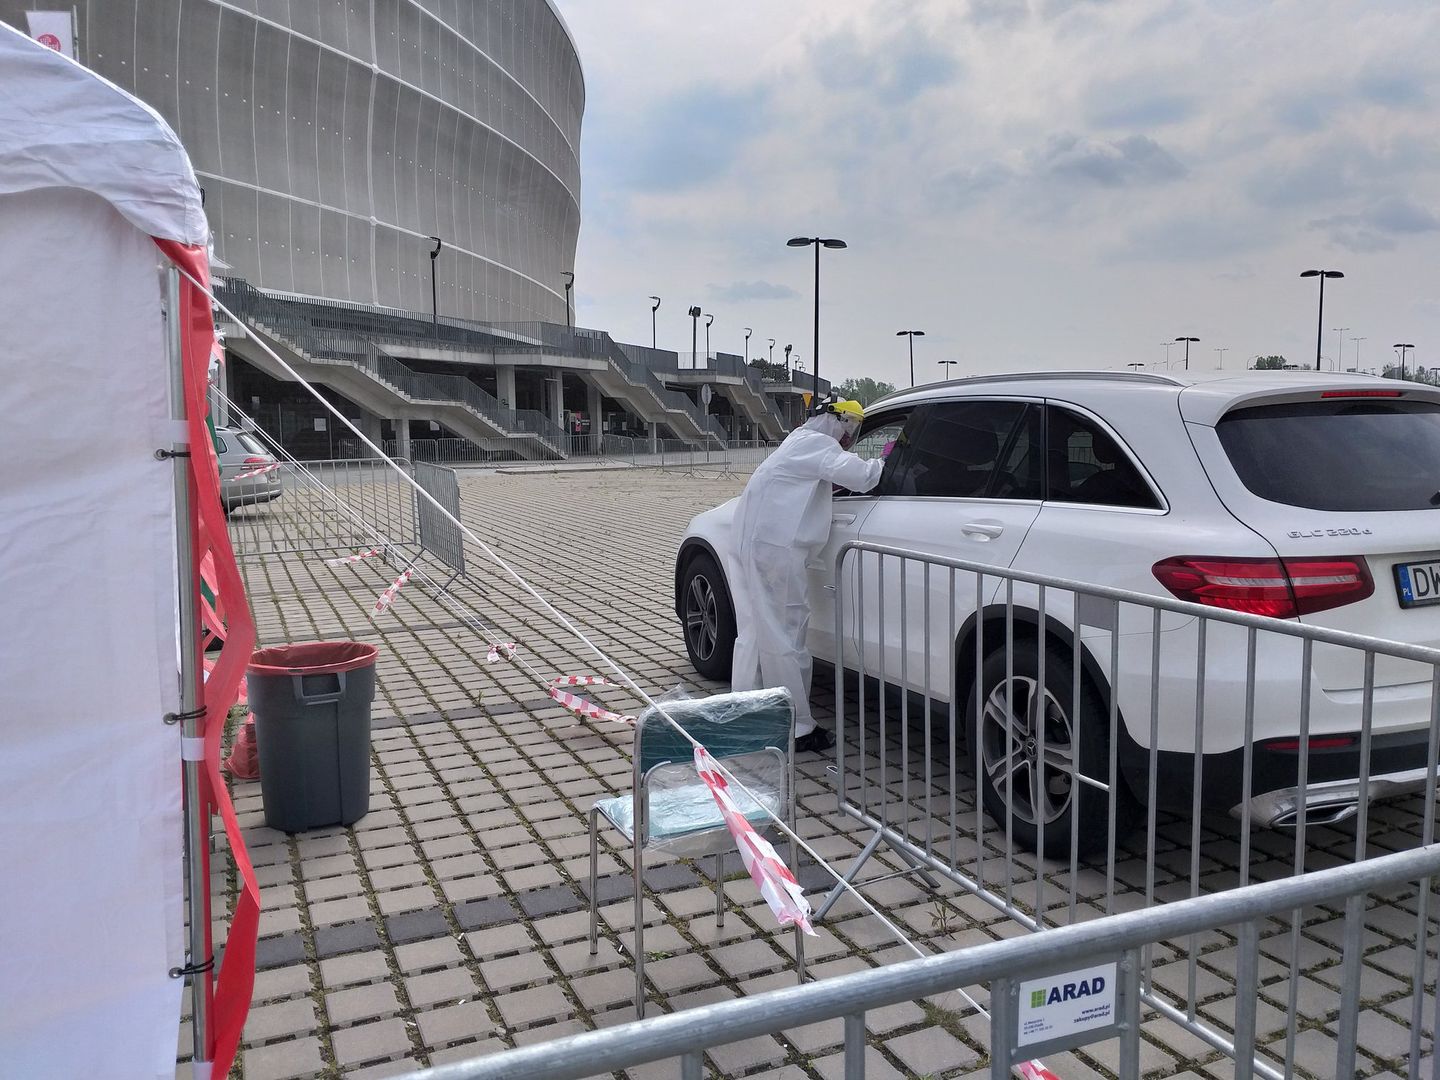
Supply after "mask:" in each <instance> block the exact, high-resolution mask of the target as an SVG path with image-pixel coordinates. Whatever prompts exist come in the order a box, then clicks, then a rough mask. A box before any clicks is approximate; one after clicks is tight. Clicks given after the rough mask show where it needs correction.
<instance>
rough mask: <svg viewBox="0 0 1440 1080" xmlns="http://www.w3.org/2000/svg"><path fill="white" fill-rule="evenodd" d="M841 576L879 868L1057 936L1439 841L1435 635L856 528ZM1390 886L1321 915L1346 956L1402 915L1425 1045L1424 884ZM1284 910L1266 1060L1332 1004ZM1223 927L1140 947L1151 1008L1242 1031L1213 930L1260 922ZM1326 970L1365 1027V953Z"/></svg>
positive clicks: (837, 594)
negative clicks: (1094, 581) (1038, 567)
mask: <svg viewBox="0 0 1440 1080" xmlns="http://www.w3.org/2000/svg"><path fill="white" fill-rule="evenodd" d="M835 586H836V587H835V590H834V592H833V593H832V594H831V595H832V596H833V603H834V611H833V618H832V619H831V620H830V623H831V632H832V633H833V635H834V637H833V642H832V644H833V645H834V648H835V649H836V650H837V652H838V653H839V654H840V655H843V657H844V664H843V665H837V680H836V702H837V718H836V725H837V734H838V735H839V736H840V737H839V738H838V739H837V746H836V761H835V774H836V791H837V799H838V807H839V810H840V812H841V813H843V814H846V815H849V816H851V817H853V818H855V819H857V820H859V821H860V822H862V823H863V824H864V825H866V826H867V827H868V828H869V829H871V830H873V831H872V833H871V837H870V842H869V844H868V845H867V846H866V847H865V848H864V850H863V851H862V853H861V854H860V855H859V856H858V857H857V858H856V860H855V862H854V863H853V864H852V865H851V866H850V868H849V869H848V871H847V876H848V879H849V880H852V881H856V882H857V884H859V885H860V887H861V888H862V889H863V887H864V884H863V880H861V879H862V877H863V876H864V874H865V873H866V863H867V860H868V859H869V858H870V857H871V856H872V855H874V854H875V853H876V852H877V851H879V850H881V849H887V850H888V851H889V852H890V853H891V854H893V855H894V856H896V857H898V859H899V860H900V862H901V863H902V864H904V866H903V867H902V869H904V868H905V867H908V868H909V869H908V870H905V872H908V873H916V874H921V875H926V876H929V879H930V880H933V878H934V876H937V875H938V876H940V877H943V878H946V879H948V880H949V881H950V882H953V883H954V884H956V885H958V886H959V887H960V888H962V889H963V890H965V891H967V892H969V893H972V894H974V895H975V896H977V897H980V898H981V899H983V900H985V901H987V902H988V903H989V904H991V905H992V906H994V907H995V908H996V909H998V910H1000V911H1002V912H1004V913H1005V914H1007V915H1009V916H1010V917H1011V918H1012V919H1013V920H1015V921H1016V922H1017V923H1019V924H1020V925H1021V926H1023V927H1025V928H1026V929H1028V930H1031V931H1045V932H1047V933H1048V932H1050V931H1051V929H1052V928H1054V927H1057V926H1064V925H1067V924H1073V923H1077V922H1082V921H1085V920H1088V919H1093V918H1095V917H1096V916H1109V915H1113V914H1115V913H1117V912H1120V911H1125V910H1130V909H1134V908H1141V909H1147V910H1163V905H1164V904H1166V903H1167V902H1170V901H1174V900H1177V899H1181V898H1193V897H1197V896H1201V895H1204V894H1215V893H1223V892H1224V891H1226V890H1229V889H1234V888H1237V887H1243V886H1246V885H1248V884H1250V883H1252V882H1254V881H1259V880H1265V879H1276V878H1286V877H1290V876H1292V875H1295V874H1299V873H1302V872H1304V871H1305V870H1307V869H1313V868H1315V867H1317V866H1333V865H1336V864H1359V863H1362V862H1363V861H1365V860H1366V859H1367V858H1369V857H1370V856H1372V855H1374V854H1379V853H1383V852H1385V851H1388V850H1394V849H1396V848H1398V847H1412V846H1418V845H1422V844H1423V845H1428V844H1430V843H1431V842H1432V841H1433V840H1434V838H1435V816H1436V814H1435V795H1436V780H1435V774H1436V765H1437V735H1440V693H1437V687H1440V651H1437V650H1434V649H1430V648H1425V647H1421V646H1417V645H1407V644H1402V643H1397V642H1388V641H1383V640H1380V639H1377V638H1371V637H1363V636H1361V635H1357V634H1350V633H1344V632H1340V631H1335V630H1327V629H1323V628H1320V627H1316V626H1312V625H1305V624H1301V623H1299V622H1294V621H1283V620H1280V619H1274V618H1265V617H1261V616H1257V615H1249V614H1243V613H1241V612H1237V611H1230V610H1224V609H1221V608H1216V607H1208V606H1201V605H1199V604H1192V603H1186V602H1181V601H1178V600H1169V599H1165V598H1161V597H1156V596H1150V595H1146V594H1141V593H1134V592H1126V591H1123V590H1119V589H1111V588H1104V587H1099V586H1092V585H1087V584H1084V583H1080V582H1075V581H1069V580H1066V579H1062V578H1056V577H1047V576H1044V575H1039V574H1026V573H1021V572H1018V571H1014V570H1009V569H1004V568H997V567H992V566H986V565H984V564H979V563H974V562H967V561H964V560H958V559H945V558H939V557H935V556H928V555H923V554H920V553H916V552H912V551H906V550H903V549H898V548H890V547H884V546H881V545H876V544H869V543H864V542H859V541H855V542H851V543H848V544H846V545H844V546H843V547H842V548H841V550H840V553H839V557H838V561H837V571H836V580H835ZM831 655H832V656H833V655H836V653H832V654H831ZM847 669H849V672H851V673H853V674H851V673H847ZM1037 852H1038V853H1040V854H1039V855H1038V856H1037V854H1036V853H1037ZM870 872H871V874H872V875H873V874H874V868H873V867H871V870H870ZM839 896H840V889H839V888H838V887H837V889H836V890H834V891H833V892H832V893H831V894H830V896H829V897H827V898H826V900H825V902H824V903H822V904H821V905H820V906H819V907H818V908H817V917H819V918H823V917H824V915H825V914H826V912H827V911H828V910H829V908H830V906H831V905H832V904H833V903H834V902H835V901H836V900H837V899H839ZM1380 900H1381V904H1382V906H1383V907H1384V912H1383V914H1380V915H1377V913H1376V912H1367V911H1366V910H1365V909H1364V908H1363V907H1361V906H1358V905H1351V906H1349V907H1347V909H1346V911H1345V913H1344V917H1343V920H1341V921H1340V922H1339V923H1335V922H1334V921H1333V920H1331V923H1330V925H1328V926H1327V928H1326V931H1325V933H1324V934H1322V935H1318V936H1320V937H1321V938H1322V939H1323V940H1326V941H1330V942H1331V945H1330V947H1329V949H1328V950H1327V953H1326V955H1328V954H1329V953H1330V952H1333V948H1334V947H1335V944H1336V943H1343V944H1344V946H1345V957H1346V960H1345V963H1346V964H1347V965H1350V964H1358V963H1359V960H1360V958H1361V956H1362V953H1363V952H1365V950H1363V949H1361V948H1360V943H1361V942H1362V941H1368V940H1369V939H1368V938H1366V937H1365V935H1366V926H1367V919H1368V920H1369V925H1370V927H1371V932H1372V933H1375V932H1377V930H1376V928H1377V927H1383V926H1391V927H1392V928H1393V927H1396V926H1398V927H1399V928H1401V929H1400V933H1399V935H1398V936H1392V935H1390V934H1388V933H1384V934H1382V939H1383V941H1384V942H1385V947H1386V948H1387V949H1390V950H1393V953H1394V955H1393V956H1392V957H1389V958H1387V960H1386V962H1385V963H1384V965H1382V966H1384V967H1385V968H1386V969H1387V970H1393V971H1394V972H1395V973H1396V975H1395V976H1394V977H1395V979H1396V986H1397V993H1398V992H1399V991H1398V987H1399V986H1400V985H1402V984H1403V985H1404V986H1405V988H1406V989H1407V990H1409V991H1410V992H1411V993H1412V994H1413V1008H1410V1009H1407V1011H1408V1012H1409V1013H1410V1020H1411V1027H1410V1030H1411V1032H1412V1038H1413V1040H1415V1042H1416V1043H1417V1045H1418V1042H1419V1040H1420V1039H1421V1037H1422V1033H1425V1037H1426V1038H1427V1039H1428V1033H1429V1032H1430V1031H1431V1030H1432V1028H1431V1026H1430V1025H1431V1024H1432V1023H1433V1017H1430V1016H1425V1015H1422V1009H1421V1003H1422V1002H1423V1000H1424V998H1425V988H1426V985H1427V984H1426V981H1425V978H1424V970H1425V968H1426V959H1427V953H1426V950H1427V948H1429V938H1428V933H1427V929H1426V928H1427V926H1428V922H1427V920H1428V918H1429V915H1428V904H1429V888H1428V885H1427V886H1426V887H1425V888H1424V889H1422V890H1421V891H1420V893H1419V897H1418V899H1417V898H1415V897H1413V896H1412V897H1410V898H1409V899H1400V900H1396V899H1394V898H1383V897H1382V898H1380ZM1417 909H1418V915H1417V914H1416V912H1417ZM1377 910H1378V909H1377ZM1417 917H1418V927H1417V924H1416V919H1417ZM1405 928H1414V929H1416V930H1417V932H1416V935H1415V937H1413V938H1411V939H1409V940H1408V941H1407V940H1405V938H1404V932H1405ZM1287 929H1288V932H1287V933H1286V934H1283V935H1279V936H1278V937H1275V938H1273V939H1268V938H1267V942H1266V948H1265V953H1266V957H1267V960H1266V965H1267V971H1272V972H1274V973H1275V974H1274V977H1273V978H1272V983H1271V987H1272V990H1273V989H1274V987H1275V986H1277V985H1279V984H1282V983H1283V984H1284V987H1285V990H1284V994H1283V996H1282V998H1281V999H1280V1001H1279V1002H1278V1008H1279V1009H1280V1010H1281V1011H1280V1012H1278V1013H1276V1014H1275V1015H1274V1016H1272V1017H1270V1019H1271V1020H1274V1021H1275V1022H1276V1023H1279V1024H1280V1025H1281V1027H1280V1029H1277V1030H1269V1029H1268V1028H1266V1029H1262V1034H1267V1035H1269V1036H1271V1037H1272V1041H1271V1043H1270V1044H1268V1045H1269V1051H1270V1052H1269V1053H1268V1058H1269V1061H1268V1063H1267V1062H1263V1061H1262V1062H1261V1063H1260V1064H1258V1065H1257V1066H1256V1072H1257V1074H1258V1075H1262V1076H1267V1077H1279V1076H1281V1075H1293V1074H1294V1070H1295V1067H1296V1039H1297V1032H1298V1031H1300V1030H1305V1029H1307V1028H1309V1027H1311V1026H1314V1025H1317V1024H1324V1023H1326V1022H1328V1021H1329V1020H1330V1019H1331V1016H1330V1012H1327V1011H1326V1010H1329V1009H1331V1006H1329V1005H1326V1006H1325V1007H1324V1008H1320V1009H1317V1008H1316V1007H1314V1005H1313V1003H1312V1002H1311V1001H1310V1000H1308V997H1307V994H1306V993H1304V992H1302V988H1305V987H1309V986H1311V985H1313V983H1314V981H1315V979H1316V978H1317V976H1316V974H1315V972H1314V971H1313V970H1311V969H1312V968H1313V966H1314V964H1315V957H1316V955H1317V954H1316V950H1315V948H1314V941H1313V938H1314V937H1315V936H1316V935H1313V934H1312V933H1311V930H1310V928H1309V927H1307V925H1306V924H1305V923H1304V922H1303V921H1302V920H1301V919H1300V918H1299V917H1298V915H1296V914H1294V913H1292V914H1291V915H1290V916H1289V917H1288V922H1287ZM1329 935H1333V939H1334V940H1333V941H1331V937H1330V936H1329ZM1222 940H1223V942H1224V944H1223V945H1222V946H1217V944H1216V941H1215V939H1214V938H1207V939H1205V940H1201V939H1200V938H1197V937H1190V938H1188V939H1185V940H1181V941H1175V942H1170V943H1169V944H1168V945H1167V946H1166V947H1165V948H1163V949H1147V950H1146V951H1144V952H1143V953H1142V955H1141V957H1140V966H1139V968H1138V970H1137V978H1138V988H1139V993H1140V997H1141V1000H1142V1001H1143V1003H1144V1005H1145V1007H1146V1008H1147V1009H1149V1010H1153V1011H1154V1012H1156V1013H1158V1014H1160V1015H1162V1016H1164V1017H1166V1018H1168V1019H1169V1020H1171V1021H1173V1022H1175V1023H1176V1024H1178V1025H1180V1026H1181V1027H1183V1028H1185V1029H1186V1030H1188V1031H1189V1032H1191V1033H1192V1034H1194V1035H1196V1036H1198V1037H1199V1038H1201V1039H1203V1040H1204V1041H1205V1042H1207V1043H1209V1044H1210V1045H1211V1046H1213V1047H1216V1048H1217V1049H1220V1050H1223V1051H1225V1052H1227V1053H1230V1052H1233V1050H1234V1046H1235V1041H1236V1038H1237V1035H1238V1034H1242V1033H1240V1032H1237V1030H1236V1028H1235V1027H1234V1024H1233V1022H1232V1021H1231V1019H1230V1013H1231V1011H1232V1010H1233V1009H1234V1007H1235V1003H1234V1002H1233V1001H1229V1000H1226V1001H1222V1002H1220V1003H1219V1004H1218V1005H1217V1003H1216V1002H1215V1001H1214V1000H1211V995H1213V993H1214V990H1213V984H1214V980H1215V977H1216V964H1217V963H1218V964H1219V965H1220V971H1222V972H1227V971H1229V970H1231V968H1230V967H1229V963H1228V961H1223V960H1220V959H1219V958H1217V957H1216V956H1215V951H1216V949H1217V947H1218V948H1223V949H1228V950H1230V951H1231V955H1232V956H1233V951H1234V950H1235V949H1236V948H1237V947H1238V945H1239V944H1243V942H1237V940H1236V939H1234V938H1233V937H1225V938H1223V939H1222ZM1207 957H1209V958H1210V959H1208V960H1207V959H1206V958H1207ZM1392 961H1393V963H1392ZM1326 971H1327V972H1328V974H1327V975H1326V976H1324V977H1321V978H1320V981H1322V982H1327V984H1333V985H1335V986H1339V987H1343V988H1344V998H1345V1000H1344V1001H1343V1002H1342V1007H1341V1016H1342V1019H1344V1020H1346V1022H1351V1023H1353V1020H1354V1015H1355V1014H1356V1012H1357V1011H1358V1006H1359V1003H1360V997H1359V995H1360V994H1361V990H1360V983H1361V979H1360V970H1359V968H1358V967H1354V968H1353V970H1352V969H1350V968H1344V969H1342V968H1334V969H1333V970H1332V969H1331V968H1329V967H1327V968H1326ZM1369 975H1370V973H1369V972H1367V978H1368V977H1369ZM1267 1015H1269V1014H1267ZM1267 1023H1269V1022H1268V1021H1267ZM1269 1027H1270V1028H1273V1027H1274V1024H1269ZM1252 1034H1253V1032H1252ZM1352 1036H1353V1032H1352ZM1274 1039H1279V1040H1280V1042H1279V1044H1278V1046H1277V1045H1276V1044H1275V1043H1274V1041H1273V1040H1274ZM1339 1075H1347V1076H1348V1075H1351V1074H1350V1073H1348V1072H1343V1073H1341V1074H1339Z"/></svg>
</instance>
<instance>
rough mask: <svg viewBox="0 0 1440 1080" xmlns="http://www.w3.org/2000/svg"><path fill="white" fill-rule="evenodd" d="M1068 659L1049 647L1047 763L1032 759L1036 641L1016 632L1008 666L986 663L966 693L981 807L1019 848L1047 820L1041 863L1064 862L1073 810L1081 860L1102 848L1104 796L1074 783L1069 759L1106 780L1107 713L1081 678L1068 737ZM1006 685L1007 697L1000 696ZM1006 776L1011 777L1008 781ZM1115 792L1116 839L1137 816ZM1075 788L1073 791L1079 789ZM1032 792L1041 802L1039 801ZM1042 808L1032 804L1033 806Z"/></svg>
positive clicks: (1123, 793) (1121, 791) (1028, 846)
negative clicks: (1008, 832)
mask: <svg viewBox="0 0 1440 1080" xmlns="http://www.w3.org/2000/svg"><path fill="white" fill-rule="evenodd" d="M1074 671H1075V668H1074V662H1073V657H1072V655H1071V652H1070V650H1069V649H1062V648H1060V647H1058V646H1056V645H1054V644H1052V645H1049V646H1048V647H1047V649H1046V653H1045V686H1044V698H1043V700H1044V711H1045V729H1044V730H1045V761H1046V763H1047V764H1046V765H1045V766H1044V767H1043V768H1042V767H1041V766H1040V763H1039V761H1038V740H1037V738H1036V731H1037V725H1036V724H1035V719H1034V717H1035V711H1036V706H1037V705H1038V701H1037V697H1038V696H1039V691H1040V687H1039V662H1038V657H1037V655H1036V649H1035V639H1034V638H1033V637H1031V638H1027V637H1020V636H1017V638H1016V641H1015V658H1014V662H1013V666H1011V665H1007V663H1006V659H1005V650H1004V649H1003V648H1001V649H996V650H994V651H993V652H991V653H990V654H989V656H987V657H986V658H985V664H984V667H983V669H982V671H981V678H980V682H979V684H978V686H977V688H976V690H975V691H972V693H971V697H970V702H969V708H968V710H967V712H966V714H965V720H964V723H965V724H966V726H967V728H968V729H969V731H970V739H971V742H972V743H975V744H976V745H975V746H974V747H973V749H974V760H975V761H976V763H977V764H976V771H977V774H978V780H979V784H980V795H981V799H982V801H983V802H984V805H985V810H986V812H987V813H988V814H989V815H990V818H991V820H992V821H994V822H995V823H996V825H997V826H999V827H1000V828H1001V829H1004V828H1005V827H1006V818H1007V817H1009V818H1010V819H1011V823H1012V824H1011V829H1012V831H1013V835H1014V838H1015V843H1016V845H1017V846H1019V847H1021V848H1024V849H1025V850H1027V851H1035V850H1037V847H1038V840H1039V833H1040V830H1039V826H1038V821H1039V820H1040V818H1041V817H1043V818H1044V822H1045V851H1044V852H1043V854H1044V856H1045V857H1046V858H1052V859H1059V858H1068V857H1069V855H1070V844H1071V837H1072V828H1073V824H1072V816H1071V815H1072V814H1077V813H1078V815H1079V830H1078V837H1079V840H1078V854H1080V855H1089V854H1091V853H1093V852H1095V851H1099V850H1102V849H1104V848H1105V847H1106V841H1107V836H1108V830H1109V825H1110V822H1109V814H1110V808H1109V801H1108V799H1107V797H1106V793H1105V792H1104V791H1101V790H1099V789H1097V788H1095V787H1093V786H1092V785H1090V784H1086V783H1084V782H1081V783H1079V784H1078V785H1074V784H1073V777H1072V775H1071V771H1070V770H1071V765H1070V763H1071V760H1072V755H1074V754H1077V753H1078V755H1079V760H1078V764H1079V771H1080V773H1081V774H1082V775H1084V776H1088V777H1090V778H1092V779H1095V780H1099V781H1101V782H1105V781H1106V780H1107V779H1108V777H1109V771H1110V711H1109V703H1108V702H1107V701H1106V699H1105V696H1104V695H1103V694H1102V693H1101V692H1100V690H1099V688H1098V687H1096V686H1095V683H1094V681H1093V680H1092V679H1091V678H1090V677H1089V676H1088V675H1083V676H1082V677H1081V680H1080V717H1081V724H1080V733H1079V738H1078V740H1076V739H1075V738H1073V732H1074V724H1073V722H1072V717H1071V713H1072V711H1073V709H1074V704H1075V702H1074ZM1007 685H1008V687H1009V697H1008V698H1007V689H1006V688H1007ZM977 694H978V695H979V701H980V702H981V703H983V706H982V709H981V714H980V732H979V737H978V740H977V738H976V734H975V730H974V729H975V722H976V721H975V715H976V713H975V709H976V703H977V699H976V695H977ZM1007 777H1008V779H1007ZM1117 788H1118V790H1117V791H1116V793H1115V798H1116V806H1115V831H1116V839H1117V840H1118V839H1120V838H1121V837H1123V836H1124V835H1125V833H1127V832H1128V831H1129V830H1130V829H1131V828H1132V827H1133V826H1134V824H1135V822H1136V821H1137V820H1138V817H1139V806H1138V805H1137V803H1136V802H1135V799H1134V797H1133V796H1132V795H1131V794H1130V791H1129V789H1128V788H1127V787H1126V786H1125V781H1124V779H1123V778H1120V779H1119V781H1118V784H1117ZM1077 789H1078V790H1077ZM1037 795H1040V796H1042V797H1041V798H1040V799H1037V797H1036V796H1037ZM1037 802H1039V804H1040V805H1039V807H1038V808H1037V806H1036V803H1037Z"/></svg>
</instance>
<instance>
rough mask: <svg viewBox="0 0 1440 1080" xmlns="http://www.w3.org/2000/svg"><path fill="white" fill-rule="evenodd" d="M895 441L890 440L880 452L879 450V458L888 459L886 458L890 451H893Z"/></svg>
mask: <svg viewBox="0 0 1440 1080" xmlns="http://www.w3.org/2000/svg"><path fill="white" fill-rule="evenodd" d="M896 441H897V440H895V439H891V440H890V441H889V442H887V443H886V444H885V445H884V446H883V447H882V448H881V450H880V456H881V457H882V458H888V457H889V456H890V451H891V450H894V449H895V443H896Z"/></svg>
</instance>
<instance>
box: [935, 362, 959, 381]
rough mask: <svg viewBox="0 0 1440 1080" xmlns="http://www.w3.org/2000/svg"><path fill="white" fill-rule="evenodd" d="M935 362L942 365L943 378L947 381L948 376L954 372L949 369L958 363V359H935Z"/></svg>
mask: <svg viewBox="0 0 1440 1080" xmlns="http://www.w3.org/2000/svg"><path fill="white" fill-rule="evenodd" d="M935 362H936V363H937V364H940V365H942V366H943V367H944V368H945V380H946V381H947V382H948V381H949V380H950V376H951V375H953V374H954V372H953V371H952V370H951V369H952V368H953V367H954V366H955V365H956V364H958V363H959V362H960V361H959V360H936V361H935Z"/></svg>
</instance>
